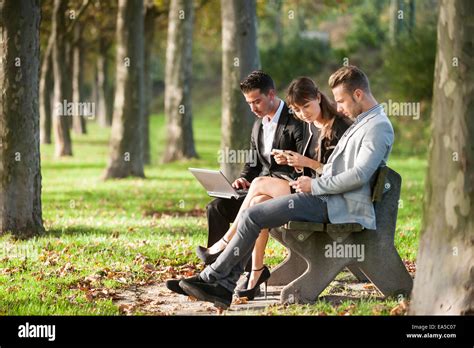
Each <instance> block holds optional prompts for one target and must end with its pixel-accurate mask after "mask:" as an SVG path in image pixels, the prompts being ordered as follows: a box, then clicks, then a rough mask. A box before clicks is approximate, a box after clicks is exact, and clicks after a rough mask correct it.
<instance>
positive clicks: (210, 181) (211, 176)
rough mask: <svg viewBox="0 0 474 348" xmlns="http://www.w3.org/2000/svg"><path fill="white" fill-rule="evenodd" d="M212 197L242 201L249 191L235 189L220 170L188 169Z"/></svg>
mask: <svg viewBox="0 0 474 348" xmlns="http://www.w3.org/2000/svg"><path fill="white" fill-rule="evenodd" d="M188 169H189V171H190V172H191V173H192V174H193V175H194V176H195V177H196V179H197V180H198V181H199V182H200V183H201V185H202V186H204V188H205V189H206V191H207V194H208V195H209V196H211V197H218V198H227V199H240V198H243V197H245V196H246V195H247V192H248V189H235V188H233V187H232V184H231V183H230V182H229V180H227V178H226V177H225V175H224V174H222V172H221V171H220V170H210V169H198V168H188Z"/></svg>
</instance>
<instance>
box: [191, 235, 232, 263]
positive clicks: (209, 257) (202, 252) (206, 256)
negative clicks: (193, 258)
mask: <svg viewBox="0 0 474 348" xmlns="http://www.w3.org/2000/svg"><path fill="white" fill-rule="evenodd" d="M222 241H223V242H224V243H225V244H226V245H227V244H229V242H228V241H226V240H225V239H224V238H222ZM224 250H225V248H224V249H222V250H221V251H219V252H218V253H215V254H211V253H209V248H205V247H203V246H200V245H199V246H198V247H197V249H196V254H197V256H198V257H199V258H200V259H201V260H202V261H204V264H205V265H210V264H212V263H214V261H216V260H217V258H218V257H219V255H220V254H222V252H223V251H224Z"/></svg>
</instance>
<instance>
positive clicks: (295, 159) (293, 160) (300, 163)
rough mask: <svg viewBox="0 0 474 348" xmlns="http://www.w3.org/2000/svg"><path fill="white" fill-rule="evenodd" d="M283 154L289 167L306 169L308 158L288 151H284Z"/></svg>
mask: <svg viewBox="0 0 474 348" xmlns="http://www.w3.org/2000/svg"><path fill="white" fill-rule="evenodd" d="M284 154H285V156H286V161H287V162H288V165H289V166H292V167H298V168H303V167H308V160H309V158H308V157H306V156H303V155H301V154H299V153H298V152H295V151H290V150H286V151H285V152H284Z"/></svg>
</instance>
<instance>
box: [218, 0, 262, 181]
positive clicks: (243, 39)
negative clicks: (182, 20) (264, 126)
mask: <svg viewBox="0 0 474 348" xmlns="http://www.w3.org/2000/svg"><path fill="white" fill-rule="evenodd" d="M221 13H222V142H221V151H222V152H223V153H224V152H225V151H226V148H227V149H229V150H241V149H248V148H249V139H250V132H251V129H252V124H253V122H254V119H255V118H254V116H253V115H252V113H251V111H250V108H249V107H248V105H247V103H246V102H245V99H244V98H243V96H242V93H241V92H240V88H239V83H240V82H241V81H242V80H243V79H244V78H245V77H246V76H247V75H248V74H249V73H250V72H252V71H253V70H255V69H258V68H259V66H260V63H259V61H260V59H259V55H258V50H257V21H256V13H255V1H254V0H251V1H239V0H222V1H221ZM229 162H230V161H225V160H224V161H223V162H222V163H221V169H222V171H223V173H224V174H225V175H226V176H227V177H228V178H234V179H235V178H237V177H238V176H239V174H240V171H241V169H242V164H241V163H240V164H239V163H229Z"/></svg>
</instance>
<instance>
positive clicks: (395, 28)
mask: <svg viewBox="0 0 474 348" xmlns="http://www.w3.org/2000/svg"><path fill="white" fill-rule="evenodd" d="M403 3H404V0H391V1H390V26H389V37H390V42H391V43H392V45H394V44H395V43H396V41H397V38H398V36H399V35H400V33H401V32H402V30H403V23H404V20H405V18H406V16H405V12H404V8H403V7H404V6H403V5H404V4H403Z"/></svg>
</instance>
